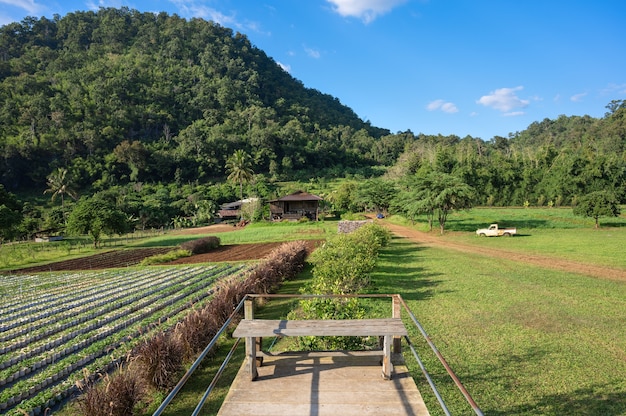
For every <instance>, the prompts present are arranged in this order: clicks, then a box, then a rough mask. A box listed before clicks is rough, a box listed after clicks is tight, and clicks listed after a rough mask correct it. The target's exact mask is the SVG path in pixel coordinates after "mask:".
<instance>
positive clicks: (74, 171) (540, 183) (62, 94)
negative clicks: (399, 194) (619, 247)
mask: <svg viewBox="0 0 626 416" xmlns="http://www.w3.org/2000/svg"><path fill="white" fill-rule="evenodd" d="M607 109H608V111H607V113H606V115H605V116H604V117H602V118H593V117H590V116H569V117H568V116H560V117H558V118H557V119H555V120H550V119H545V120H543V121H540V122H535V123H532V124H531V125H530V126H528V128H527V129H526V130H524V131H521V132H515V133H511V134H509V136H508V137H493V138H489V139H487V138H485V140H483V139H481V138H474V137H471V136H467V137H464V138H461V137H458V136H454V135H451V136H441V135H423V134H414V133H413V132H411V131H410V130H407V131H405V132H396V133H391V132H389V131H388V130H385V129H383V128H377V127H374V126H371V125H370V123H369V122H366V121H363V120H361V119H359V117H357V115H356V114H355V113H354V112H353V111H352V110H351V109H350V108H348V107H346V106H344V105H342V104H341V102H340V101H339V100H338V99H337V98H334V97H332V96H330V95H327V94H323V93H322V92H320V91H317V90H314V89H309V88H305V87H304V85H303V84H302V83H301V82H300V81H298V80H296V79H294V78H293V77H292V76H291V75H289V74H288V73H287V72H285V71H284V70H282V69H281V68H280V66H279V65H278V64H277V63H276V62H275V61H273V60H272V59H271V58H269V57H267V56H266V55H265V53H264V52H263V51H261V50H259V49H258V48H256V47H254V46H253V45H252V44H251V43H250V42H249V40H248V39H247V38H246V37H245V35H242V34H240V33H234V32H233V31H232V30H231V29H228V28H224V27H222V26H220V25H217V24H215V23H212V22H208V21H205V20H202V19H191V20H186V19H182V18H180V17H178V16H176V15H171V16H170V15H168V14H166V13H160V14H154V13H141V12H138V11H135V10H129V9H126V8H122V9H110V8H108V9H100V10H99V11H98V12H76V13H70V14H68V15H66V16H63V17H61V16H55V17H54V18H53V19H52V20H49V19H46V18H40V19H37V18H28V19H25V20H23V21H22V22H19V23H12V24H9V25H6V26H3V27H1V28H0V152H1V156H2V157H1V159H0V231H1V230H2V229H8V230H9V231H6V232H5V233H4V235H5V236H7V237H8V238H13V237H15V236H18V235H29V234H32V233H33V232H34V231H36V230H40V229H43V228H47V227H56V226H58V225H59V224H63V223H64V222H65V219H66V217H67V215H68V212H69V211H70V208H71V204H72V202H71V201H70V199H69V198H68V199H66V200H65V202H64V199H63V197H64V195H67V196H70V197H71V196H79V195H80V196H82V197H85V198H87V197H90V196H92V195H94V194H96V193H98V198H101V199H105V200H107V201H108V203H110V204H112V205H114V206H116V209H120V210H122V211H123V212H124V213H125V214H126V215H127V217H128V218H129V219H130V220H132V222H133V225H134V226H135V227H161V226H168V225H171V224H172V223H174V222H176V221H178V220H179V219H181V218H187V219H188V218H194V221H195V219H199V218H204V220H206V219H209V218H211V215H213V214H214V212H215V208H216V206H217V205H219V204H221V203H223V202H228V201H232V200H234V199H235V198H237V197H238V195H239V192H237V190H236V189H235V188H234V187H233V186H232V184H228V183H227V182H226V181H225V178H226V176H227V173H228V172H227V171H226V165H227V160H228V159H229V157H231V155H233V154H234V153H235V152H236V151H242V153H241V154H246V155H250V156H251V158H250V159H251V166H250V168H251V169H250V170H251V171H252V172H254V174H255V175H254V178H255V179H254V180H253V181H251V182H250V183H247V184H246V188H247V189H246V191H245V194H246V195H256V196H259V197H261V198H266V199H267V198H272V197H274V196H276V195H275V194H274V193H275V189H271V188H272V187H273V182H274V180H283V179H289V180H293V179H305V180H308V179H310V178H322V177H345V176H346V174H347V173H351V174H359V175H361V177H360V178H361V179H362V178H366V177H367V176H368V175H369V173H371V172H372V169H371V167H373V166H383V167H385V168H388V173H387V174H386V178H385V179H388V180H390V181H391V182H390V183H388V184H385V187H386V191H389V190H390V189H391V190H394V191H395V190H396V189H395V188H394V186H397V185H398V184H400V183H401V182H402V181H403V180H404V179H406V178H407V177H413V179H415V178H417V180H421V179H424V178H427V177H429V175H430V174H431V173H432V172H440V173H446V174H451V175H454V176H455V177H458V178H460V179H462V181H463V182H464V183H465V184H468V185H470V186H471V187H472V188H473V189H474V190H475V191H476V195H475V201H474V203H475V204H478V205H548V204H552V205H555V206H558V205H562V204H563V205H565V204H572V205H573V204H575V203H576V201H577V200H578V198H580V197H581V196H583V195H585V194H588V193H590V192H593V191H597V190H606V191H610V192H612V193H614V194H615V195H616V196H617V198H618V199H619V200H620V201H621V202H622V203H625V202H626V101H623V100H614V101H611V102H610V103H608V105H607ZM377 171H378V172H380V171H381V170H377ZM430 176H432V175H430ZM358 184H359V186H361V187H362V186H368V182H365V181H358ZM355 186H356V185H354V186H353V185H349V186H347V187H346V188H345V189H347V190H350V189H352V190H355ZM44 190H45V191H47V192H49V193H50V194H51V196H52V198H54V197H55V196H57V195H60V199H61V208H60V209H58V210H56V211H54V210H51V211H50V212H46V213H45V214H42V213H41V210H40V209H39V207H34V206H33V205H29V204H21V203H20V201H19V200H18V199H19V198H16V197H15V194H16V193H19V194H25V193H27V192H28V191H36V192H35V193H36V194H38V195H42V192H43V191H44ZM7 191H8V192H7ZM356 191H357V190H355V193H354V195H347V197H346V198H344V197H343V196H342V202H338V201H339V199H338V198H335V201H334V202H333V200H332V199H333V198H328V200H329V201H330V202H331V203H333V204H334V205H336V206H337V207H339V208H342V207H343V208H346V207H348V206H349V207H350V208H360V207H359V206H358V203H359V201H358V195H357V194H358V192H356ZM65 203H69V206H66V205H65ZM55 206H56V205H55ZM45 208H50V207H44V211H45ZM361 208H362V206H361ZM21 218H23V219H24V221H23V222H22V223H21V224H20V221H21V220H20V219H21ZM0 237H2V236H1V235H0Z"/></svg>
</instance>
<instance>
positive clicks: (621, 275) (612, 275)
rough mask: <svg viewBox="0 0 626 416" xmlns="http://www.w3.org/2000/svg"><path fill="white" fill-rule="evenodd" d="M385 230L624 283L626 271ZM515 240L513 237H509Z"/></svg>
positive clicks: (391, 226) (425, 241) (423, 241)
mask: <svg viewBox="0 0 626 416" xmlns="http://www.w3.org/2000/svg"><path fill="white" fill-rule="evenodd" d="M383 225H385V226H386V227H387V228H389V229H390V230H391V231H392V232H393V233H394V234H395V235H397V236H399V237H405V238H408V239H409V240H412V241H414V242H416V243H419V244H422V245H426V246H433V247H441V248H446V249H451V250H457V251H462V252H464V253H471V254H477V255H480V256H487V257H494V258H497V259H506V260H513V261H519V262H521V263H526V264H533V265H536V266H540V267H545V268H546V269H555V270H561V271H565V272H569V273H579V274H583V275H587V276H592V277H596V278H600V279H611V280H622V281H626V270H620V269H614V268H610V267H602V266H597V265H591V264H584V263H578V262H574V261H569V260H561V259H558V258H554V257H545V256H541V255H535V254H526V253H519V252H513V251H506V250H498V249H494V248H491V247H489V248H483V247H477V246H473V245H468V244H462V243H457V242H452V241H448V240H446V239H445V238H442V237H439V236H435V235H431V234H428V233H425V232H421V231H416V230H413V229H411V228H408V227H403V226H401V225H394V224H389V223H386V222H383ZM511 238H515V237H511Z"/></svg>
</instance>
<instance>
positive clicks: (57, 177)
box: [43, 168, 78, 209]
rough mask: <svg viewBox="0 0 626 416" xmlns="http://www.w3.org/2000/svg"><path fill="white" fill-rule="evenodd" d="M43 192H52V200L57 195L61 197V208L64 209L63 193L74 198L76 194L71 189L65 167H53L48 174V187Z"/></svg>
mask: <svg viewBox="0 0 626 416" xmlns="http://www.w3.org/2000/svg"><path fill="white" fill-rule="evenodd" d="M43 193H44V194H52V197H51V199H52V201H53V202H54V200H55V199H56V197H57V196H60V197H61V208H63V209H65V195H66V194H67V195H69V196H71V197H72V198H73V199H76V198H77V197H78V195H77V194H76V192H75V191H74V190H73V189H72V185H71V183H70V178H69V177H68V175H67V169H65V168H58V169H55V170H54V171H53V172H52V173H51V174H50V175H48V188H47V189H46V190H45V191H43Z"/></svg>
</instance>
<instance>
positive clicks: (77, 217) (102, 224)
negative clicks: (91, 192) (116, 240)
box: [67, 195, 128, 248]
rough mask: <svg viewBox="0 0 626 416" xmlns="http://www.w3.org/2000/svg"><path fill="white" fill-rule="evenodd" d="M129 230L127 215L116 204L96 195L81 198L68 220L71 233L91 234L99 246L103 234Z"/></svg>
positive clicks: (120, 232)
mask: <svg viewBox="0 0 626 416" xmlns="http://www.w3.org/2000/svg"><path fill="white" fill-rule="evenodd" d="M127 230H128V221H127V218H126V215H125V214H124V213H123V212H122V211H121V210H120V209H118V208H117V207H116V206H115V204H113V203H112V202H110V201H108V200H106V199H105V198H102V197H98V195H95V196H94V197H91V198H85V197H83V198H81V199H80V200H79V201H78V203H77V204H76V206H75V207H74V209H73V210H72V212H71V213H70V216H69V218H68V220H67V231H68V233H70V234H75V235H81V234H89V236H91V238H92V239H93V246H94V248H98V247H99V245H100V241H101V238H102V234H109V235H112V234H122V233H125V232H126V231H127Z"/></svg>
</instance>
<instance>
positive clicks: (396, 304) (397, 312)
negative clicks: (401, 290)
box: [391, 295, 402, 354]
mask: <svg viewBox="0 0 626 416" xmlns="http://www.w3.org/2000/svg"><path fill="white" fill-rule="evenodd" d="M392 300H393V302H392V312H391V317H392V318H398V319H400V318H401V317H402V315H401V312H402V303H400V295H393V296H392ZM393 352H394V353H395V354H400V353H402V337H401V336H399V335H396V336H394V337H393Z"/></svg>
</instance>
